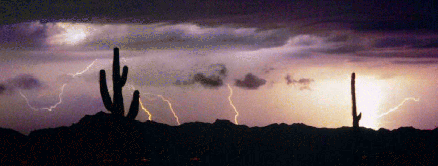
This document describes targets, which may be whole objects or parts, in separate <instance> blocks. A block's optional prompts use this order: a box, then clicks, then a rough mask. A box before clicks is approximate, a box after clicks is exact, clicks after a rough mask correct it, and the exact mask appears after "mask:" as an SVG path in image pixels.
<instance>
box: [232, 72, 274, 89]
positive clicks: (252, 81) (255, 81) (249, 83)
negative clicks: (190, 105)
mask: <svg viewBox="0 0 438 166" xmlns="http://www.w3.org/2000/svg"><path fill="white" fill-rule="evenodd" d="M264 84H266V80H265V79H262V78H258V77H257V76H255V75H253V74H251V73H248V74H246V75H245V79H243V80H236V82H235V85H236V86H238V87H241V88H246V89H257V88H258V87H260V86H262V85H264Z"/></svg>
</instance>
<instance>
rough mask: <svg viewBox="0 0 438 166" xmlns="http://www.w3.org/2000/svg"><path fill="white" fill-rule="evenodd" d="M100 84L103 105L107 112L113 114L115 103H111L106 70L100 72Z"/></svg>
mask: <svg viewBox="0 0 438 166" xmlns="http://www.w3.org/2000/svg"><path fill="white" fill-rule="evenodd" d="M99 83H100V95H101V96H102V101H103V105H104V106H105V108H106V109H107V110H109V111H110V112H113V110H114V109H113V106H112V105H113V103H112V101H111V96H110V95H109V92H108V86H107V85H106V75H105V70H100V77H99Z"/></svg>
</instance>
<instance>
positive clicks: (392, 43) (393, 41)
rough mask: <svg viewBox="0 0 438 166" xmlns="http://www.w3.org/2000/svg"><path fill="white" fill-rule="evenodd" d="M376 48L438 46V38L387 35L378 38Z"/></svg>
mask: <svg viewBox="0 0 438 166" xmlns="http://www.w3.org/2000/svg"><path fill="white" fill-rule="evenodd" d="M373 46H374V47H376V48H388V47H389V48H391V47H407V48H437V47H438V38H429V37H416V36H410V37H387V38H383V39H379V40H377V41H376V42H375V43H374V45H373Z"/></svg>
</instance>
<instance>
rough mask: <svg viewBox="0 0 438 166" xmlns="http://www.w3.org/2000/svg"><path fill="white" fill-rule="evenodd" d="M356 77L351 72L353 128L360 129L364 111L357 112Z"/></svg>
mask: <svg viewBox="0 0 438 166" xmlns="http://www.w3.org/2000/svg"><path fill="white" fill-rule="evenodd" d="M355 79H356V74H355V73H353V74H351V96H352V99H353V128H354V129H358V128H359V120H360V118H361V117H362V113H360V114H359V116H357V112H356V87H355Z"/></svg>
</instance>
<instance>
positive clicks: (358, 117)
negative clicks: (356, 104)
mask: <svg viewBox="0 0 438 166" xmlns="http://www.w3.org/2000/svg"><path fill="white" fill-rule="evenodd" d="M360 118H362V112H361V113H359V116H357V120H358V121H359V120H360Z"/></svg>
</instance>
